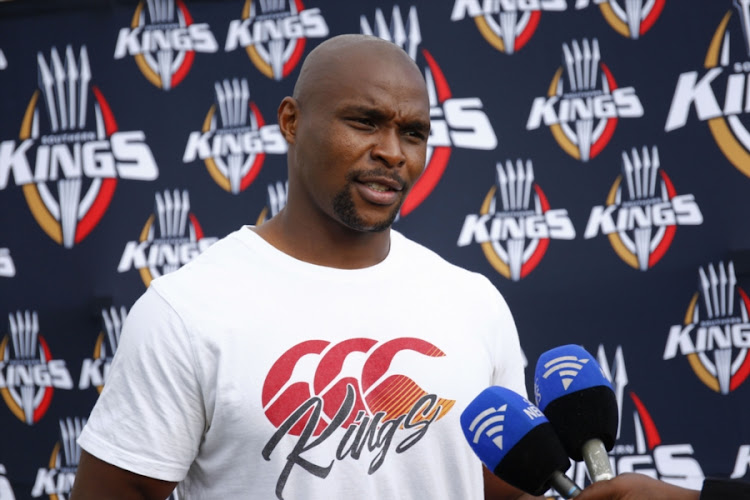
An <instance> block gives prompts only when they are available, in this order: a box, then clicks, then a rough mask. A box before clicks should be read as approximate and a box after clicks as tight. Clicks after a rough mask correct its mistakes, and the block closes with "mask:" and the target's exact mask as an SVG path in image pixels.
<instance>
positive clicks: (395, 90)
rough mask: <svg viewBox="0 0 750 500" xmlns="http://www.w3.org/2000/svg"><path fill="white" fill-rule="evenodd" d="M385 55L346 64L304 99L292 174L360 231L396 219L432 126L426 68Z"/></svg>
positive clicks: (318, 203) (314, 202) (316, 203)
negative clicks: (422, 68) (426, 86)
mask: <svg viewBox="0 0 750 500" xmlns="http://www.w3.org/2000/svg"><path fill="white" fill-rule="evenodd" d="M378 55H379V54H377V53H375V54H373V55H372V56H371V57H357V58H350V60H348V61H346V62H345V63H340V64H339V65H338V67H340V68H345V70H339V71H332V72H331V73H329V74H328V75H327V76H325V77H324V78H323V79H322V80H321V81H319V82H316V89H317V90H318V91H316V92H315V93H311V95H310V96H309V98H307V97H302V98H301V99H300V102H299V110H300V117H299V122H298V128H297V133H296V138H295V139H296V140H295V142H296V143H295V158H296V169H297V170H296V172H292V175H296V176H298V179H299V181H300V185H301V188H302V191H303V192H304V193H305V198H306V203H308V204H309V205H310V206H309V209H310V210H312V211H317V213H318V214H319V215H322V216H324V217H327V218H329V219H330V218H332V219H334V220H336V221H337V222H338V223H340V224H343V225H344V226H346V227H348V228H350V229H354V230H357V231H382V230H384V229H387V228H388V227H390V225H391V224H392V223H393V221H394V219H395V218H396V216H397V214H398V210H399V208H400V207H401V204H402V203H403V201H404V199H405V198H406V195H407V193H408V191H409V189H410V188H411V186H412V185H413V184H414V182H415V181H416V180H417V178H418V177H419V175H420V174H421V173H422V170H423V169H424V164H425V157H426V150H427V137H428V135H429V127H430V116H429V101H428V97H427V92H426V89H425V85H424V81H423V80H422V77H421V75H420V74H419V70H418V69H417V68H416V67H414V66H413V65H412V64H411V63H410V62H409V61H408V60H405V59H403V58H400V57H394V54H393V53H392V52H391V53H387V52H386V53H385V54H384V55H383V56H382V57H378Z"/></svg>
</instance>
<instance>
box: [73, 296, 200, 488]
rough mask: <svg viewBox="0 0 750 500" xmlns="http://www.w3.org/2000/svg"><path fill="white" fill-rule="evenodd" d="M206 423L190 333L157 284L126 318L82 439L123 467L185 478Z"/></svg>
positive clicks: (168, 477)
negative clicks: (102, 386) (155, 288)
mask: <svg viewBox="0 0 750 500" xmlns="http://www.w3.org/2000/svg"><path fill="white" fill-rule="evenodd" d="M205 425H206V418H205V411H204V404H203V398H202V393H201V387H200V384H199V381H198V380H197V377H196V371H195V356H194V350H193V348H192V345H191V343H190V337H189V332H188V331H187V330H186V328H185V326H184V324H183V322H182V320H181V319H180V317H179V315H178V314H177V313H176V312H175V311H174V309H173V308H172V307H170V305H169V304H168V303H167V302H166V301H165V300H164V299H163V298H162V297H161V296H160V295H159V294H158V293H157V292H156V291H155V290H154V288H153V287H150V288H149V289H148V290H147V291H146V293H144V294H143V296H142V297H141V298H140V299H138V301H137V302H136V303H135V304H134V305H133V307H132V309H131V311H130V313H129V314H128V316H127V318H126V319H125V322H124V324H123V328H122V333H121V336H120V341H119V345H118V347H117V351H116V353H115V355H114V359H113V361H112V365H111V368H110V372H109V374H108V375H107V378H106V380H105V385H104V389H103V391H102V394H101V395H100V396H99V399H98V400H97V402H96V404H95V405H94V409H93V410H92V412H91V415H90V417H89V419H88V422H87V424H86V426H85V427H84V429H83V431H82V433H81V435H80V437H79V439H78V443H79V445H80V446H81V447H82V448H83V449H84V450H86V451H87V452H89V453H91V454H92V455H94V456H96V457H97V458H99V459H101V460H103V461H105V462H108V463H110V464H112V465H115V466H117V467H120V468H122V469H126V470H129V471H131V472H135V473H136V474H140V475H144V476H148V477H152V478H156V479H161V480H164V481H175V482H177V481H180V480H182V479H183V478H184V477H185V475H186V474H187V471H188V469H189V467H190V464H191V463H192V462H193V459H194V458H195V456H196V454H197V452H198V447H199V445H200V442H201V437H202V435H203V432H204V429H205Z"/></svg>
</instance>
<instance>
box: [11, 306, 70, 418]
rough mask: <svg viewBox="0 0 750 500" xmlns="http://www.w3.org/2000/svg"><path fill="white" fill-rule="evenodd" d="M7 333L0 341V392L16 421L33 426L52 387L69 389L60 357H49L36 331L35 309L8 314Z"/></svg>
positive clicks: (36, 316) (40, 336)
mask: <svg viewBox="0 0 750 500" xmlns="http://www.w3.org/2000/svg"><path fill="white" fill-rule="evenodd" d="M8 322H9V323H10V334H9V335H5V337H3V339H2V340H0V395H2V397H3V400H4V401H5V404H6V405H8V408H9V409H10V411H11V412H12V413H13V415H15V416H16V417H17V418H18V419H19V420H21V421H22V422H25V423H26V424H28V425H33V424H35V423H37V422H39V420H40V419H41V418H42V417H43V416H44V414H45V413H47V410H48V409H49V405H50V403H51V402H52V395H53V394H54V392H55V389H72V388H73V379H72V378H71V377H70V373H69V372H68V369H67V368H66V366H65V361H64V360H62V359H53V358H52V353H51V352H50V348H49V346H48V345H47V341H46V340H45V338H44V337H43V336H42V335H40V334H39V317H38V315H37V313H36V311H33V312H32V311H17V312H16V313H10V314H8Z"/></svg>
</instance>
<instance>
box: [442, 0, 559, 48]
mask: <svg viewBox="0 0 750 500" xmlns="http://www.w3.org/2000/svg"><path fill="white" fill-rule="evenodd" d="M567 8H568V4H567V2H566V0H504V1H497V2H487V1H484V2H483V1H481V0H456V2H455V3H454V4H453V12H451V21H453V22H457V21H461V20H463V19H466V18H467V17H470V18H472V19H473V20H474V23H476V25H477V29H478V30H479V33H480V34H481V35H482V37H483V38H484V39H485V40H486V41H487V43H489V44H490V45H491V46H493V47H494V48H496V49H497V50H499V51H500V52H503V53H505V54H514V53H515V52H517V51H519V50H521V49H522V48H523V47H524V46H525V45H526V44H527V43H528V42H529V40H531V37H532V36H534V32H535V31H536V29H537V26H539V20H540V19H541V17H542V11H564V10H566V9H567Z"/></svg>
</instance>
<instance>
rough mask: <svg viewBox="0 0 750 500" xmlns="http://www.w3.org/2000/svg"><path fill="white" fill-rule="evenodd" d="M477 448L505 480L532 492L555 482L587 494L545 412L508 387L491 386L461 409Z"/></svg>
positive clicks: (561, 489) (568, 492)
mask: <svg viewBox="0 0 750 500" xmlns="http://www.w3.org/2000/svg"><path fill="white" fill-rule="evenodd" d="M461 428H462V429H463V431H464V436H466V440H467V441H468V442H469V445H470V446H471V448H472V450H474V453H475V454H476V455H477V456H478V457H479V459H480V460H481V461H482V463H484V465H485V466H486V467H487V468H488V469H489V470H491V471H492V472H494V473H495V475H496V476H498V477H499V478H500V479H502V480H503V481H505V482H506V483H508V484H510V485H512V486H515V487H516V488H518V489H520V490H523V491H525V492H526V493H529V494H531V495H542V494H543V493H544V492H545V491H547V490H548V489H549V488H550V487H552V488H554V489H555V490H556V491H557V492H558V493H559V494H560V495H561V496H562V497H563V498H573V497H575V496H577V495H578V494H579V493H581V490H580V488H578V486H576V484H575V483H574V482H573V481H571V480H570V479H569V478H568V477H567V476H566V475H565V471H566V470H568V467H569V466H570V460H569V459H568V456H567V454H566V453H565V449H564V448H563V446H562V444H561V443H560V440H559V439H558V437H557V436H556V435H555V431H554V429H553V428H552V425H550V423H549V421H548V420H547V418H546V417H545V416H544V413H542V411H541V410H540V409H539V408H537V407H536V406H534V405H533V404H532V403H531V402H529V400H527V399H526V398H524V397H523V396H521V395H519V394H517V393H515V392H513V391H511V390H510V389H506V388H505V387H498V386H494V387H489V388H487V389H485V390H484V391H482V392H481V393H480V394H479V395H478V396H477V397H476V398H474V400H473V401H472V402H471V403H469V405H468V406H467V407H466V409H465V410H464V411H463V413H462V414H461Z"/></svg>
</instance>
